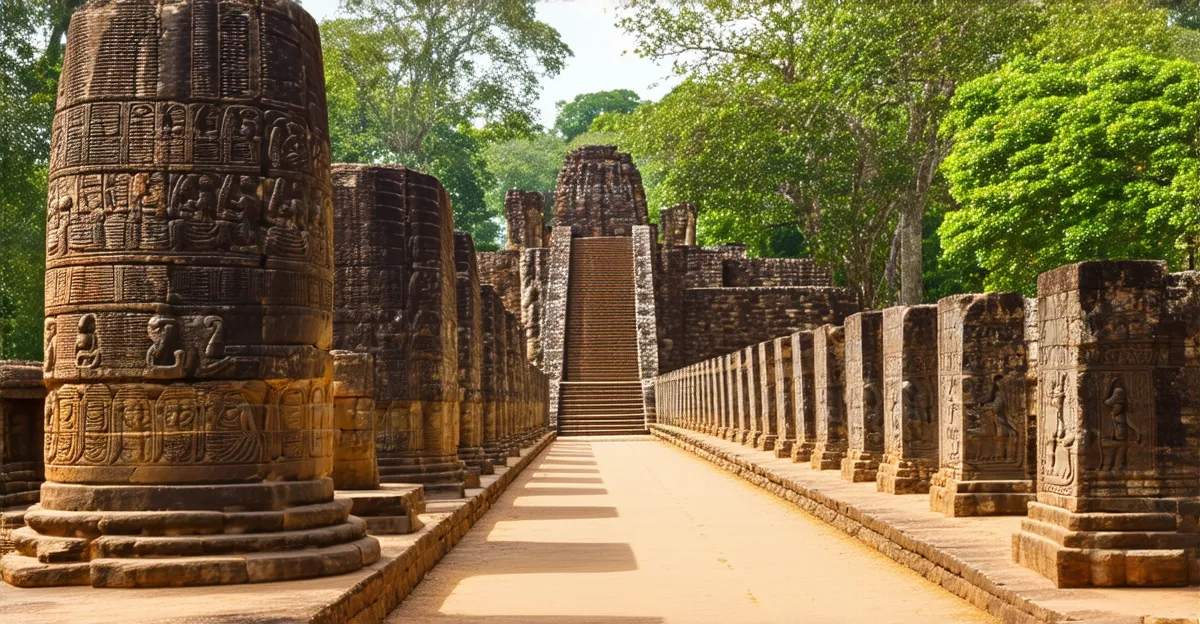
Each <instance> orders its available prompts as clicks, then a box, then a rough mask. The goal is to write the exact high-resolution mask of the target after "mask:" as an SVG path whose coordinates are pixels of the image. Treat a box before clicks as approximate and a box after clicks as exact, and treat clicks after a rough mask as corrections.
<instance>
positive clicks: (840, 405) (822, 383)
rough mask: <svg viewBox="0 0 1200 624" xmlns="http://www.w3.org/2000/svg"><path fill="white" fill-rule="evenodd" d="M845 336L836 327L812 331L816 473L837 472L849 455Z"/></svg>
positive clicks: (825, 327)
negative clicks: (847, 443)
mask: <svg viewBox="0 0 1200 624" xmlns="http://www.w3.org/2000/svg"><path fill="white" fill-rule="evenodd" d="M845 335H846V334H845V330H844V329H843V328H841V327H836V326H834V325H822V326H821V327H818V328H817V329H815V330H813V389H814V392H813V396H814V397H815V399H816V403H815V405H814V406H813V412H814V419H815V420H816V425H817V429H816V441H815V442H814V444H813V450H812V457H811V458H810V461H811V463H812V467H813V469H814V470H837V469H839V468H841V465H842V459H843V458H844V457H845V456H846V399H845V393H844V388H845V385H844V384H845V372H844V366H845V364H844V362H845V357H846V351H845V348H846V347H845Z"/></svg>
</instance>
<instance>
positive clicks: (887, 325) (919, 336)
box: [876, 305, 938, 494]
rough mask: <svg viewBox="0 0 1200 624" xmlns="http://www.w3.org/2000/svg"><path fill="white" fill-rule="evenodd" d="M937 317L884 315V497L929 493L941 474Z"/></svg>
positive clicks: (921, 310) (930, 309)
mask: <svg viewBox="0 0 1200 624" xmlns="http://www.w3.org/2000/svg"><path fill="white" fill-rule="evenodd" d="M937 312H938V309H937V306H935V305H922V306H912V307H894V308H888V309H886V310H884V311H883V410H884V422H883V432H884V448H883V461H882V462H881V463H880V464H879V473H878V475H877V476H876V484H877V487H878V489H879V491H880V492H887V493H888V494H917V493H924V492H928V491H929V479H930V477H931V476H932V475H933V473H934V472H936V471H937V469H938V409H937V408H938V400H937V388H938V383H937V373H938V369H937V365H938V351H937V350H938V341H937V327H938V325H937V323H938V315H937Z"/></svg>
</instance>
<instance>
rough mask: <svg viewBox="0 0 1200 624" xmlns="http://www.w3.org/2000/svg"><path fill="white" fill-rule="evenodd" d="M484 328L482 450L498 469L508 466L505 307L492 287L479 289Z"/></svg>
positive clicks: (483, 286) (481, 376)
mask: <svg viewBox="0 0 1200 624" xmlns="http://www.w3.org/2000/svg"><path fill="white" fill-rule="evenodd" d="M479 300H480V303H481V307H480V315H481V318H482V321H483V322H482V324H481V325H482V327H483V366H482V368H481V370H480V372H481V375H480V378H481V383H480V386H481V389H482V393H481V394H482V398H483V450H484V453H486V454H487V456H488V458H489V459H491V460H492V463H493V464H494V465H496V466H505V465H507V462H508V451H507V449H505V448H504V445H503V444H502V443H501V439H502V438H503V435H504V434H503V427H504V423H503V419H504V417H503V411H504V405H503V404H504V331H503V327H504V304H503V303H501V301H500V295H499V294H498V293H497V292H496V289H495V287H493V286H492V285H491V284H484V285H482V286H480V288H479Z"/></svg>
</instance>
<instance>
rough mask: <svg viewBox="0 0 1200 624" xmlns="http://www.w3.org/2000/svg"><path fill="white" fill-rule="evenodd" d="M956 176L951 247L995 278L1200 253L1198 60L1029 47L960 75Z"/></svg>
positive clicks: (952, 173) (954, 255) (947, 237)
mask: <svg viewBox="0 0 1200 624" xmlns="http://www.w3.org/2000/svg"><path fill="white" fill-rule="evenodd" d="M946 132H947V134H951V135H953V137H954V140H955V148H954V150H953V152H952V153H951V155H950V157H949V159H948V160H947V162H946V167H945V172H946V177H947V179H948V180H949V182H950V188H951V191H952V193H953V195H954V198H955V199H956V200H957V201H958V202H959V203H960V204H961V206H962V208H961V209H960V210H957V211H954V212H951V213H950V214H948V215H947V216H946V220H945V222H944V223H943V224H942V226H941V235H942V242H943V246H944V247H945V250H946V255H947V257H948V258H949V259H950V260H951V261H954V262H958V263H960V264H970V263H973V264H976V265H978V266H979V267H981V268H982V269H983V270H984V271H985V276H984V279H983V284H982V286H983V287H985V288H988V289H1000V290H1023V291H1025V292H1026V293H1028V294H1032V293H1033V292H1034V290H1035V288H1036V278H1037V274H1038V273H1039V272H1041V271H1045V270H1048V269H1051V268H1054V267H1056V266H1059V265H1062V264H1067V263H1070V262H1076V261H1079V260H1085V259H1128V258H1160V259H1165V260H1168V261H1169V262H1170V264H1171V265H1172V266H1174V267H1176V268H1180V267H1189V268H1190V267H1195V265H1196V255H1197V253H1198V252H1200V67H1197V66H1196V65H1195V64H1194V63H1190V62H1188V61H1183V60H1165V59H1161V58H1156V57H1154V56H1151V55H1149V54H1146V53H1145V52H1141V51H1138V50H1133V49H1126V50H1120V51H1117V52H1114V53H1102V54H1098V55H1095V56H1092V57H1088V58H1085V59H1082V60H1079V61H1076V62H1073V63H1055V62H1045V61H1039V60H1036V59H1030V58H1023V59H1019V60H1016V61H1014V62H1013V63H1011V64H1010V65H1009V66H1007V67H1005V68H1004V69H1002V70H1000V71H998V72H996V73H995V74H992V75H988V76H985V77H982V78H980V79H978V80H975V81H973V82H971V83H968V84H966V85H964V86H963V88H962V89H961V90H960V92H959V94H958V96H957V97H956V98H955V101H954V108H953V111H952V113H951V114H950V116H949V118H948V123H947V127H946Z"/></svg>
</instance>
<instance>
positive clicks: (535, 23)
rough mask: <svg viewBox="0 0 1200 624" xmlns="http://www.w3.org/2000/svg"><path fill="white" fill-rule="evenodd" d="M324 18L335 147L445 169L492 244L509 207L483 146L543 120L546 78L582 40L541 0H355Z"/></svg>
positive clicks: (457, 202) (479, 233) (467, 218)
mask: <svg viewBox="0 0 1200 624" xmlns="http://www.w3.org/2000/svg"><path fill="white" fill-rule="evenodd" d="M343 9H344V10H345V12H346V13H347V15H348V17H345V18H339V19H333V20H327V21H325V22H324V23H322V24H321V38H322V48H323V51H324V56H325V77H326V88H327V90H328V102H329V121H330V140H331V142H332V148H333V157H334V160H336V161H342V162H368V163H397V164H403V165H406V166H409V167H414V168H417V169H422V170H427V171H429V172H430V173H432V174H434V175H436V176H438V178H439V179H441V181H442V183H443V184H444V185H445V186H446V190H447V191H448V192H449V193H450V197H451V199H452V201H453V203H454V209H455V212H454V214H455V226H456V227H457V228H459V229H462V230H466V231H468V232H470V233H471V234H472V235H473V236H474V237H475V238H476V240H477V242H478V243H479V244H480V245H481V246H483V247H485V248H486V246H487V245H488V244H489V243H492V242H494V241H495V240H496V238H497V236H498V233H499V229H500V226H499V224H498V223H497V219H496V217H498V215H499V213H498V212H497V210H496V207H495V206H494V205H490V204H489V203H488V202H487V201H486V199H485V194H486V192H487V190H488V189H490V188H491V187H492V186H493V184H494V183H495V181H494V180H493V179H492V177H491V174H490V172H489V171H488V170H487V166H486V162H485V159H484V156H483V154H482V149H483V148H484V146H486V145H487V144H489V143H490V142H492V141H496V140H504V139H509V138H516V137H521V136H529V135H530V134H532V133H533V132H534V131H535V127H534V124H533V121H532V119H533V110H534V102H535V100H536V97H537V94H538V84H539V81H540V80H541V79H542V78H544V77H547V76H553V75H555V74H557V73H558V72H559V71H560V70H561V69H562V67H563V64H564V63H565V61H566V58H567V57H569V56H570V54H571V51H570V49H569V48H568V47H567V46H566V44H564V43H563V42H562V40H561V38H560V37H559V34H558V32H557V31H555V30H554V29H553V28H551V27H550V26H549V25H547V24H545V23H544V22H541V21H539V20H537V17H536V12H535V10H534V1H533V0H451V1H447V0H344V2H343Z"/></svg>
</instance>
